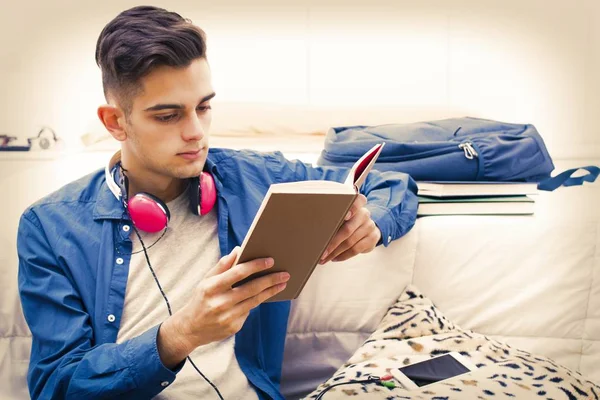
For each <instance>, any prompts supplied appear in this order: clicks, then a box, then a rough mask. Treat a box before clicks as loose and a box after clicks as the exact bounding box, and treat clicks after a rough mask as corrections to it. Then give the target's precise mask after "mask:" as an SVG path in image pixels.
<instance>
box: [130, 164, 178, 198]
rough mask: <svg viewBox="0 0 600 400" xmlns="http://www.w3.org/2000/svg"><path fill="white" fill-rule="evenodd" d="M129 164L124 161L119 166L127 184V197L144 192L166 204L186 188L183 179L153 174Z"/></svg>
mask: <svg viewBox="0 0 600 400" xmlns="http://www.w3.org/2000/svg"><path fill="white" fill-rule="evenodd" d="M129 164H130V163H126V162H125V161H123V162H122V164H121V166H122V168H123V169H124V170H125V174H126V175H127V180H128V182H129V187H128V197H133V196H135V195H136V194H137V193H140V192H146V193H150V194H151V195H153V196H155V197H158V198H159V199H161V200H162V201H163V202H165V203H168V202H170V201H172V200H174V199H176V198H177V197H178V196H179V195H180V194H181V193H183V191H184V190H185V188H186V187H187V182H186V180H185V179H177V178H172V177H168V176H164V175H158V174H154V173H152V172H150V171H146V170H144V169H142V168H139V167H137V166H136V165H129Z"/></svg>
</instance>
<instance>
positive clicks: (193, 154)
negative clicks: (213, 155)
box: [177, 149, 202, 160]
mask: <svg viewBox="0 0 600 400" xmlns="http://www.w3.org/2000/svg"><path fill="white" fill-rule="evenodd" d="M201 154H202V149H198V150H191V151H186V152H182V153H177V155H178V156H181V157H183V158H185V159H186V160H195V159H197V158H199V157H200V155H201Z"/></svg>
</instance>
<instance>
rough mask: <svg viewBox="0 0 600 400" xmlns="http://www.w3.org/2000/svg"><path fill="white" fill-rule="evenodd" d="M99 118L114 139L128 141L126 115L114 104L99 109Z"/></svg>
mask: <svg viewBox="0 0 600 400" xmlns="http://www.w3.org/2000/svg"><path fill="white" fill-rule="evenodd" d="M98 118H100V121H101V122H102V123H103V124H104V126H105V127H106V130H108V132H110V134H111V135H112V137H114V138H115V139H117V140H118V141H120V142H122V141H124V140H125V139H127V132H126V131H125V129H124V128H125V127H124V125H125V115H124V114H123V111H122V110H121V109H120V108H119V107H117V106H114V105H112V104H104V105H101V106H100V107H98Z"/></svg>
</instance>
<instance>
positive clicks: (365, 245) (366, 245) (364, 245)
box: [332, 232, 379, 262]
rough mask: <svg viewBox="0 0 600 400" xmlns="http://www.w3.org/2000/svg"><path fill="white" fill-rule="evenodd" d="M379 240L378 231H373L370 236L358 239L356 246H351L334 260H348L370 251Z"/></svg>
mask: <svg viewBox="0 0 600 400" xmlns="http://www.w3.org/2000/svg"><path fill="white" fill-rule="evenodd" d="M378 241H379V234H378V233H377V232H372V233H371V234H369V235H368V236H366V237H364V238H362V239H361V240H360V241H358V242H357V243H356V244H355V245H354V246H352V247H351V248H349V249H348V250H346V251H345V252H343V253H342V254H340V255H338V256H337V257H335V258H334V259H333V260H332V261H334V262H339V261H346V260H348V259H350V258H352V257H354V256H356V255H358V254H364V253H369V252H371V251H372V250H373V249H374V248H375V246H376V245H377V242H378Z"/></svg>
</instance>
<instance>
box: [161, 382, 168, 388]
mask: <svg viewBox="0 0 600 400" xmlns="http://www.w3.org/2000/svg"><path fill="white" fill-rule="evenodd" d="M160 386H162V387H167V386H169V382H168V381H164V382H161V383H160Z"/></svg>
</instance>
